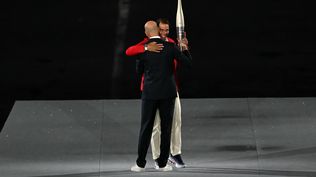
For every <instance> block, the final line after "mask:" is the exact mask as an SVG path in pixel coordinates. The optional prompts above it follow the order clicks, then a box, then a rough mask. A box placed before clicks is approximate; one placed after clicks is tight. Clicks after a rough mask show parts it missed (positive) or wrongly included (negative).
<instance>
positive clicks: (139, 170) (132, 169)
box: [131, 164, 145, 172]
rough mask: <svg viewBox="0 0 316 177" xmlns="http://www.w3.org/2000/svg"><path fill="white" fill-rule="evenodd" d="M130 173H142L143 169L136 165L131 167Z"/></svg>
mask: <svg viewBox="0 0 316 177" xmlns="http://www.w3.org/2000/svg"><path fill="white" fill-rule="evenodd" d="M131 171H134V172H143V171H145V168H142V167H139V166H138V165H137V164H135V165H134V166H132V167H131Z"/></svg>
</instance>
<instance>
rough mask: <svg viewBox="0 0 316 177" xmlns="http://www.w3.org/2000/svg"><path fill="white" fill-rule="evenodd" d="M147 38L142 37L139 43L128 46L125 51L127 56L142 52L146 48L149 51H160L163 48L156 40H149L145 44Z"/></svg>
mask: <svg viewBox="0 0 316 177" xmlns="http://www.w3.org/2000/svg"><path fill="white" fill-rule="evenodd" d="M147 41H148V39H146V38H145V39H144V40H143V41H141V42H140V43H138V44H136V45H133V46H131V47H129V48H128V49H127V50H126V51H125V53H126V55H127V56H134V55H138V54H141V53H144V52H145V51H146V50H148V51H150V52H160V51H161V50H162V49H163V44H157V42H150V43H148V44H146V43H147Z"/></svg>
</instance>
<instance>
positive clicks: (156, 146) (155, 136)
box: [151, 110, 161, 160]
mask: <svg viewBox="0 0 316 177" xmlns="http://www.w3.org/2000/svg"><path fill="white" fill-rule="evenodd" d="M160 134H161V131H160V116H159V111H158V110H157V111H156V117H155V122H154V128H153V132H152V134H151V152H152V156H153V159H154V160H156V159H158V157H159V155H160Z"/></svg>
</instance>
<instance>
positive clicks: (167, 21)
mask: <svg viewBox="0 0 316 177" xmlns="http://www.w3.org/2000/svg"><path fill="white" fill-rule="evenodd" d="M156 22H157V25H158V26H159V24H160V23H162V24H167V25H169V20H168V19H166V18H158V19H157V20H156Z"/></svg>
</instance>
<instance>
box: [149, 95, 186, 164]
mask: <svg viewBox="0 0 316 177" xmlns="http://www.w3.org/2000/svg"><path fill="white" fill-rule="evenodd" d="M160 134H161V131H160V116H159V111H157V112H156V117H155V122H154V127H153V132H152V135H151V151H152V155H153V159H157V158H158V157H159V155H160ZM170 153H171V154H172V155H177V154H181V104H180V99H179V94H178V96H177V97H176V99H175V103H174V113H173V121H172V130H171V140H170Z"/></svg>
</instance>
